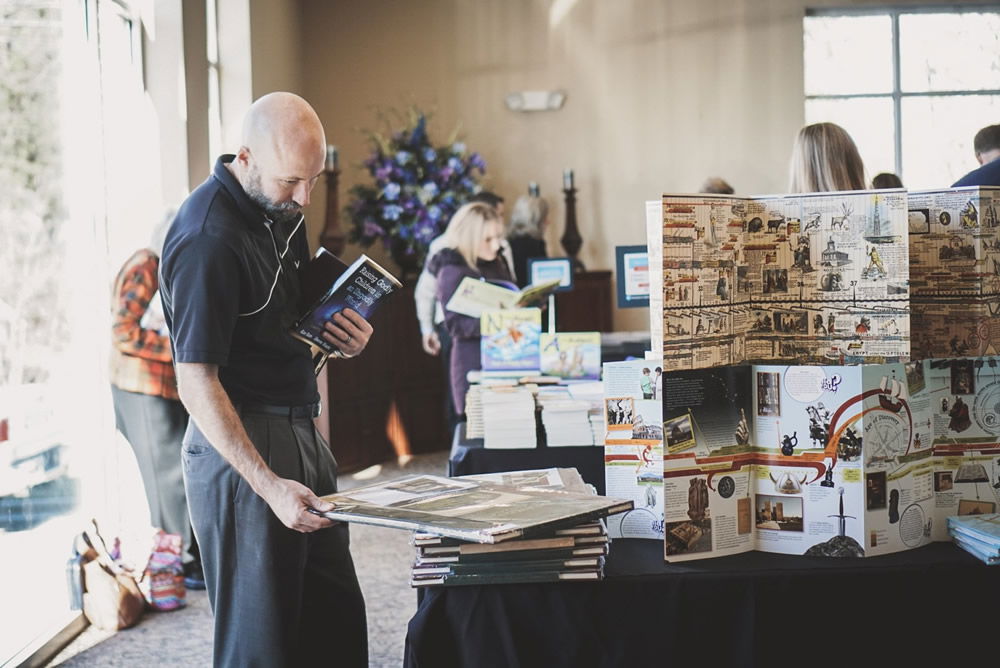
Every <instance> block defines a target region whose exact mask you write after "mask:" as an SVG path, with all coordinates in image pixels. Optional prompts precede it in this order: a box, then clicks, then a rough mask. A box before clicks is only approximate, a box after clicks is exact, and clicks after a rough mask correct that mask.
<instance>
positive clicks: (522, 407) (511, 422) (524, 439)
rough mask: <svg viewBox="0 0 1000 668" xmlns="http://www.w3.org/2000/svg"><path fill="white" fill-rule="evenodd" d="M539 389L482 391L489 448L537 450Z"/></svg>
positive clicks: (487, 388)
mask: <svg viewBox="0 0 1000 668" xmlns="http://www.w3.org/2000/svg"><path fill="white" fill-rule="evenodd" d="M537 389H538V388H537V386H532V385H519V386H515V387H505V386H490V385H484V386H482V387H481V388H480V390H479V395H480V397H481V403H482V412H483V432H484V433H483V446H484V447H486V448H534V447H537V446H538V436H537V432H536V430H535V396H534V392H533V390H535V391H537Z"/></svg>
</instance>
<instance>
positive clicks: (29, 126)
mask: <svg viewBox="0 0 1000 668" xmlns="http://www.w3.org/2000/svg"><path fill="white" fill-rule="evenodd" d="M138 36H139V26H138V21H137V20H136V19H135V18H134V15H133V14H132V13H131V12H130V11H129V9H128V6H127V5H126V4H124V3H123V2H119V1H117V0H2V2H0V93H2V99H3V100H4V103H3V104H0V177H2V181H3V184H4V185H3V188H2V195H0V266H2V267H4V269H3V271H0V553H2V554H3V555H4V558H3V559H4V561H3V563H4V568H3V569H2V571H0V592H3V594H2V596H0V629H2V630H0V665H7V663H6V662H8V661H12V665H19V664H20V663H21V662H22V661H25V660H26V659H27V658H28V657H29V656H31V653H32V652H34V651H35V650H36V649H38V647H39V646H40V645H41V644H42V643H43V642H44V641H45V640H47V639H48V638H49V637H50V636H51V635H52V634H53V633H55V632H58V631H59V630H60V629H61V628H63V627H65V626H67V625H73V624H74V623H76V621H77V620H78V618H79V613H78V612H76V611H75V610H72V609H71V600H70V597H69V592H68V588H67V581H66V575H65V573H66V562H67V558H68V557H69V556H70V550H71V546H72V543H73V536H74V535H75V534H76V533H77V532H79V531H80V530H81V529H82V528H83V526H84V523H85V521H86V520H87V519H88V518H90V517H99V518H101V519H102V522H104V520H105V519H107V520H108V522H107V523H105V524H104V526H105V528H108V529H111V530H112V533H111V535H118V534H119V532H118V530H117V527H119V526H123V525H124V524H125V523H126V519H127V518H125V513H128V512H132V509H133V508H135V504H134V503H132V501H133V500H135V499H138V500H139V503H140V504H141V503H144V501H143V497H142V488H141V483H140V482H138V480H139V479H138V472H137V469H136V465H135V460H134V458H131V459H129V457H130V453H129V452H128V448H127V446H123V445H122V444H121V443H120V442H119V441H118V440H117V439H116V438H115V432H114V419H113V412H112V410H111V402H110V396H109V390H108V380H107V372H106V364H107V350H108V348H109V347H110V345H111V343H110V308H109V299H110V290H111V278H112V277H113V275H111V273H110V272H111V271H112V269H117V266H118V264H117V263H120V261H121V260H120V258H119V259H117V260H113V259H112V256H113V253H114V251H115V249H116V248H119V247H120V248H122V249H124V248H127V245H126V242H128V243H130V244H134V243H137V240H141V239H145V238H148V230H149V227H150V226H151V225H152V223H153V222H154V221H155V220H156V217H157V216H159V215H161V212H160V211H159V210H158V206H157V205H156V204H152V205H151V204H150V202H155V200H154V198H153V197H151V196H150V192H151V191H152V186H150V182H151V181H152V182H154V183H155V182H156V181H157V180H158V177H155V176H150V175H149V174H148V172H149V164H150V162H151V160H150V159H149V157H148V156H150V155H151V151H150V149H149V147H148V144H149V140H148V139H147V137H149V136H150V132H149V131H148V128H149V125H150V120H149V119H150V113H149V111H148V110H147V109H146V105H145V99H144V96H143V87H142V80H141V63H142V57H141V52H140V43H139V39H138ZM115 229H121V230H124V232H122V233H114V230H115ZM127 235H131V239H125V237H126V236H127ZM122 252H124V250H123V251H122ZM116 262H117V263H116ZM109 266H110V267H111V268H112V269H109ZM119 509H121V510H119ZM144 510H145V509H142V510H141V511H139V513H138V514H141V513H142V511H144ZM144 519H145V521H146V522H148V515H147V517H146V518H144ZM109 524H110V526H109ZM147 539H148V536H147Z"/></svg>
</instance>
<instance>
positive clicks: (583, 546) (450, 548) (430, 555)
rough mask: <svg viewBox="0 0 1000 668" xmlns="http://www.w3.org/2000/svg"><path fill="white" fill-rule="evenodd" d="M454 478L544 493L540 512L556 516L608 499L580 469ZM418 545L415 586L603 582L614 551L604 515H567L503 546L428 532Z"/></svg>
mask: <svg viewBox="0 0 1000 668" xmlns="http://www.w3.org/2000/svg"><path fill="white" fill-rule="evenodd" d="M452 480H454V481H469V482H472V481H475V482H477V483H479V484H482V485H487V486H488V485H490V484H501V485H505V486H506V489H509V490H517V492H518V493H525V494H539V493H541V495H542V496H540V497H538V500H539V501H540V502H541V503H540V505H539V506H535V507H536V509H537V511H538V512H540V513H541V512H551V511H552V510H554V509H555V508H556V507H557V506H559V505H560V504H561V503H562V500H563V499H566V500H568V499H570V498H577V499H586V498H589V499H592V500H594V501H597V500H598V499H601V498H602V497H598V496H597V495H596V492H595V491H594V488H593V487H592V486H591V485H588V484H587V483H586V482H584V481H583V478H582V477H580V473H579V472H578V471H577V470H576V469H540V470H531V471H510V472H506V473H485V474H482V475H474V476H463V477H461V478H452ZM546 497H548V498H546ZM626 505H630V504H628V502H626ZM412 543H413V545H414V547H415V548H416V559H415V561H414V564H413V570H412V574H411V578H410V584H411V585H412V586H413V587H428V586H432V585H444V586H455V585H470V584H499V583H522V582H563V581H565V582H573V581H583V582H587V581H595V580H601V579H602V578H603V577H604V558H605V556H606V555H607V554H608V549H609V547H610V541H609V538H608V532H607V527H606V525H605V522H604V519H603V516H602V517H594V516H593V515H592V514H591V516H590V517H587V518H584V517H580V516H577V517H576V518H574V517H573V516H571V515H563V517H562V518H561V519H560V520H558V521H555V522H551V521H550V522H548V523H547V524H546V526H545V527H544V529H542V528H540V529H539V530H538V531H535V532H530V533H529V535H524V534H523V533H522V534H521V536H519V537H517V538H512V539H509V540H504V541H502V542H493V543H485V544H484V543H481V542H474V541H471V540H464V539H462V538H460V537H458V536H450V537H448V536H444V535H443V534H442V533H435V532H434V531H433V530H430V529H425V530H418V531H416V532H414V534H413V540H412Z"/></svg>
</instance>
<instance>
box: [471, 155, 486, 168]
mask: <svg viewBox="0 0 1000 668" xmlns="http://www.w3.org/2000/svg"><path fill="white" fill-rule="evenodd" d="M469 164H470V165H471V166H473V167H475V168H476V169H478V170H479V171H481V172H482V171H486V161H485V160H483V156H481V155H479V154H478V153H473V154H472V155H470V156H469Z"/></svg>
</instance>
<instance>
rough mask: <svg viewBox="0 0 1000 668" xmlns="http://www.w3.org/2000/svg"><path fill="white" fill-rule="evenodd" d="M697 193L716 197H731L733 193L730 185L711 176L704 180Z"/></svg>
mask: <svg viewBox="0 0 1000 668" xmlns="http://www.w3.org/2000/svg"><path fill="white" fill-rule="evenodd" d="M698 192H700V193H710V194H716V195H732V194H733V193H734V192H735V191H734V190H733V187H732V186H731V185H729V184H728V183H726V181H725V180H723V179H720V178H719V177H718V176H711V177H709V178H707V179H705V182H704V183H702V184H701V188H700V189H699V190H698Z"/></svg>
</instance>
